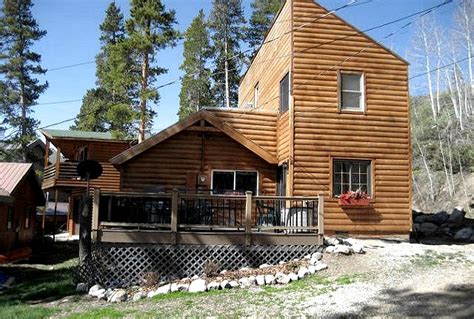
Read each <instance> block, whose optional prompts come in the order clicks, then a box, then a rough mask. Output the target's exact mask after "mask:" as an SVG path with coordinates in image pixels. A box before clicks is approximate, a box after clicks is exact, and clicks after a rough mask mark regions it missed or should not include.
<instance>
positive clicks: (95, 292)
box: [89, 285, 105, 297]
mask: <svg viewBox="0 0 474 319" xmlns="http://www.w3.org/2000/svg"><path fill="white" fill-rule="evenodd" d="M103 292H105V289H104V288H102V286H101V285H94V286H92V287H91V288H90V289H89V295H90V296H92V297H97V296H98V295H100V294H101V293H103Z"/></svg>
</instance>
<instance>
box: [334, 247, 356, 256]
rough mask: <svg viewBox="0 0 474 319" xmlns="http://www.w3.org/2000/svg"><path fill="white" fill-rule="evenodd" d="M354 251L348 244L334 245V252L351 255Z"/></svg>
mask: <svg viewBox="0 0 474 319" xmlns="http://www.w3.org/2000/svg"><path fill="white" fill-rule="evenodd" d="M351 252H352V249H351V247H349V246H346V245H336V246H334V253H338V254H344V255H350V254H351Z"/></svg>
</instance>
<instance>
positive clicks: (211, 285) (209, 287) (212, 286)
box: [207, 281, 220, 290]
mask: <svg viewBox="0 0 474 319" xmlns="http://www.w3.org/2000/svg"><path fill="white" fill-rule="evenodd" d="M219 288H220V283H218V282H217V281H211V282H210V283H208V284H207V290H218V289H219Z"/></svg>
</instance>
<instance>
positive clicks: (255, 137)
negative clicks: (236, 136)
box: [209, 109, 278, 155]
mask: <svg viewBox="0 0 474 319" xmlns="http://www.w3.org/2000/svg"><path fill="white" fill-rule="evenodd" d="M209 112H211V113H212V114H213V115H215V116H217V117H218V118H220V119H221V120H222V121H224V123H226V124H229V125H230V126H232V128H234V129H235V130H237V131H239V132H240V133H242V134H243V135H244V136H245V137H247V138H249V139H250V140H252V141H254V142H255V143H257V144H258V145H259V146H260V147H262V148H263V149H265V150H266V151H268V152H270V153H271V154H273V155H277V141H276V136H277V121H278V112H277V111H266V110H265V111H262V110H252V111H250V110H242V109H237V110H209Z"/></svg>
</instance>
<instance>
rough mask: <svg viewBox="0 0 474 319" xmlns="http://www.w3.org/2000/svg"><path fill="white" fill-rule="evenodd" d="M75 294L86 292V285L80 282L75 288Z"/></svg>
mask: <svg viewBox="0 0 474 319" xmlns="http://www.w3.org/2000/svg"><path fill="white" fill-rule="evenodd" d="M76 291H77V292H87V284H86V283H84V282H80V283H78V284H77V286H76Z"/></svg>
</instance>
